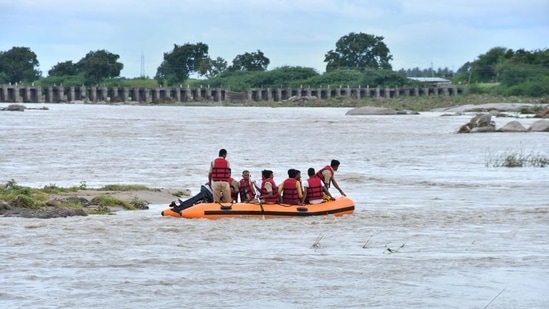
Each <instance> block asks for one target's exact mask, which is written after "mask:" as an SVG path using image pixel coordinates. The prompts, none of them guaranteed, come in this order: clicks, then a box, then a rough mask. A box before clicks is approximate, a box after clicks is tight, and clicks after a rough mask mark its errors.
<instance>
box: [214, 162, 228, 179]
mask: <svg viewBox="0 0 549 309" xmlns="http://www.w3.org/2000/svg"><path fill="white" fill-rule="evenodd" d="M229 178H230V177H229V162H228V161H227V160H225V159H224V158H222V157H219V158H216V159H214V161H213V169H212V181H229Z"/></svg>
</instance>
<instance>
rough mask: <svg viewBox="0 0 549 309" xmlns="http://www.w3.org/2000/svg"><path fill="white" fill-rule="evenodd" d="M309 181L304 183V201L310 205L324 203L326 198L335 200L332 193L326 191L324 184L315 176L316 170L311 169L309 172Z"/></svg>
mask: <svg viewBox="0 0 549 309" xmlns="http://www.w3.org/2000/svg"><path fill="white" fill-rule="evenodd" d="M307 174H308V175H309V179H307V180H305V181H303V191H304V192H303V195H304V197H303V200H304V201H305V203H308V204H320V203H322V202H323V201H324V196H326V197H328V198H329V199H330V200H334V198H333V197H332V195H331V194H330V191H328V190H327V189H326V186H324V183H323V182H322V180H321V179H320V178H318V177H317V176H316V175H315V174H316V172H315V169H314V168H312V167H310V168H309V169H308V170H307Z"/></svg>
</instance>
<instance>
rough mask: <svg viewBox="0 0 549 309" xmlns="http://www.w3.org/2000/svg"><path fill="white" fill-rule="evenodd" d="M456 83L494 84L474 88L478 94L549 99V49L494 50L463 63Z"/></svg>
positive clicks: (456, 77)
mask: <svg viewBox="0 0 549 309" xmlns="http://www.w3.org/2000/svg"><path fill="white" fill-rule="evenodd" d="M453 80H454V82H455V83H460V84H471V85H475V84H479V83H496V84H497V86H496V87H480V86H473V87H472V89H471V90H472V91H473V92H477V93H483V92H489V93H492V94H502V95H505V96H510V95H525V96H534V97H539V96H543V95H549V49H543V50H534V51H526V50H524V49H519V50H516V51H514V50H512V49H507V48H504V47H494V48H492V49H490V50H489V51H488V52H487V53H485V54H482V55H480V56H478V58H477V60H474V61H472V62H467V63H465V64H464V65H463V66H462V67H461V68H459V70H458V71H457V72H456V75H455V77H454V79H453Z"/></svg>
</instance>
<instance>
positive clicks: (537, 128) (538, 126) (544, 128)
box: [528, 120, 549, 132]
mask: <svg viewBox="0 0 549 309" xmlns="http://www.w3.org/2000/svg"><path fill="white" fill-rule="evenodd" d="M528 131H531V132H549V120H538V121H536V122H534V123H532V124H531V125H530V127H529V128H528Z"/></svg>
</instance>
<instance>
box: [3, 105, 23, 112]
mask: <svg viewBox="0 0 549 309" xmlns="http://www.w3.org/2000/svg"><path fill="white" fill-rule="evenodd" d="M25 109H27V108H26V107H25V105H22V104H10V105H8V106H6V107H3V108H2V109H1V110H3V111H9V112H24V111H25Z"/></svg>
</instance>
